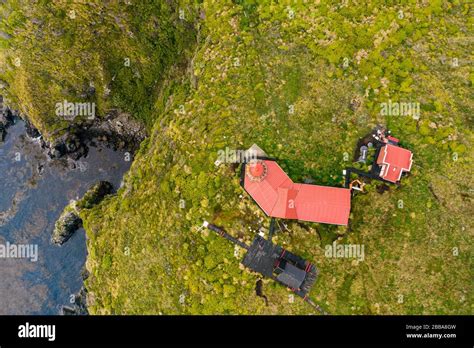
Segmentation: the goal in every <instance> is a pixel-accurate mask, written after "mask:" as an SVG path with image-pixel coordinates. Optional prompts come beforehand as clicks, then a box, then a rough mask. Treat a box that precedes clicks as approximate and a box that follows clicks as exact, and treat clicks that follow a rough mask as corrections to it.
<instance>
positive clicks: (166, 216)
mask: <svg viewBox="0 0 474 348" xmlns="http://www.w3.org/2000/svg"><path fill="white" fill-rule="evenodd" d="M366 3H367V2H366ZM201 10H202V11H203V13H204V14H205V19H203V20H202V23H201V25H202V32H201V37H202V40H201V41H200V42H199V45H198V48H197V50H196V54H195V56H194V59H193V62H192V63H193V64H192V67H193V76H192V77H191V78H190V79H189V80H191V81H194V84H193V85H192V86H190V85H189V84H188V83H187V81H189V80H188V79H183V85H182V86H181V87H179V86H177V85H176V86H175V88H174V90H173V93H171V94H170V99H169V100H170V101H169V103H168V104H167V106H168V107H167V109H166V110H165V112H164V115H163V116H162V119H161V122H160V123H156V124H155V127H154V129H153V132H152V135H151V137H150V139H149V140H147V141H146V142H145V143H144V144H142V148H141V150H140V152H139V154H138V155H137V157H136V159H135V161H134V163H133V165H132V168H131V170H130V172H129V174H128V175H127V177H126V179H125V185H124V187H123V188H122V189H121V190H120V191H119V192H118V195H117V197H115V198H111V199H107V201H106V202H105V203H103V204H101V205H99V206H98V207H96V208H94V209H92V210H88V211H84V212H83V214H82V215H83V217H84V221H85V227H86V230H87V232H88V236H89V241H88V249H89V257H88V261H87V266H88V268H89V270H90V271H91V276H90V278H89V279H88V280H87V282H86V286H87V288H88V289H89V291H90V293H91V294H92V295H91V297H90V299H91V306H90V310H91V312H93V313H109V314H110V313H129V314H139V313H146V314H152V313H153V314H156V313H164V314H174V313H187V314H190V313H191V314H198V313H199V314H238V313H240V314H244V313H245V314H309V313H312V309H311V308H310V307H309V306H307V305H306V304H304V303H303V302H302V301H300V300H298V299H295V301H294V303H290V301H289V295H290V293H289V292H288V291H287V290H286V289H284V288H283V287H281V286H279V285H276V284H275V283H273V282H271V281H265V285H264V292H265V294H266V295H267V296H268V298H269V306H268V307H266V306H265V304H264V301H263V299H262V298H259V297H257V296H256V295H255V290H254V288H255V282H256V280H257V279H258V276H257V275H255V274H251V273H250V272H248V271H247V270H244V269H243V267H242V266H239V263H238V261H239V260H240V259H241V256H242V251H238V250H237V253H236V254H235V249H234V246H233V245H231V244H230V243H228V242H227V241H226V240H224V239H221V238H219V237H218V236H215V235H214V234H212V233H208V232H206V231H203V230H199V226H200V225H201V224H202V221H203V220H204V219H206V220H208V221H212V222H214V223H216V224H218V225H221V226H223V227H224V228H225V229H226V230H227V231H228V232H229V233H231V234H232V235H234V236H238V237H240V238H241V239H242V240H244V241H246V242H248V243H249V242H250V241H251V240H252V239H253V237H254V235H255V233H256V232H257V230H258V229H259V228H260V227H261V226H263V227H267V226H268V223H269V219H268V218H267V217H265V216H264V214H263V213H262V212H261V211H260V210H259V208H258V207H257V206H256V205H255V203H254V202H253V201H252V200H251V199H250V198H249V197H248V196H247V195H246V194H245V193H244V192H243V191H242V188H241V187H240V186H239V181H238V173H237V172H236V171H235V170H234V169H233V167H232V166H231V165H225V164H224V165H220V166H219V167H216V166H215V164H214V161H215V160H216V159H217V151H218V150H223V149H225V147H229V148H231V149H236V148H248V147H249V146H250V145H252V144H253V143H257V144H259V145H260V146H261V147H262V148H263V149H264V150H265V151H266V152H267V153H268V154H269V155H271V156H273V157H277V158H279V159H280V162H279V163H281V165H282V166H283V168H284V169H285V170H286V171H287V172H288V173H289V174H290V176H291V177H292V179H294V180H297V181H300V180H303V179H304V178H306V177H312V178H313V179H314V180H315V182H316V183H318V184H327V185H335V186H342V183H343V178H342V169H343V168H344V167H345V166H347V165H348V164H349V162H347V161H344V160H343V158H344V152H347V153H349V154H352V151H353V149H354V146H355V144H356V142H357V139H358V137H360V136H363V135H365V134H366V133H367V132H368V131H369V130H370V129H371V127H373V126H374V125H375V124H376V123H378V122H380V123H384V124H387V125H388V126H389V128H390V129H392V131H393V133H394V135H395V136H397V137H399V138H400V139H401V140H402V145H403V146H404V147H407V148H409V149H410V150H412V151H413V152H414V154H415V155H414V156H415V165H414V167H413V170H412V173H411V174H410V175H409V176H408V177H406V178H404V179H403V181H402V185H401V187H397V186H394V185H392V186H391V187H390V190H389V191H388V192H385V193H383V194H379V193H377V192H376V190H375V186H376V183H372V185H369V186H367V189H368V192H367V193H365V194H357V195H356V196H355V197H354V199H353V201H352V214H351V222H350V231H349V230H347V229H345V228H343V227H336V226H327V225H318V224H309V223H308V224H300V223H297V222H290V221H288V222H286V224H287V226H288V229H289V231H284V232H279V233H278V235H277V237H276V238H275V242H277V243H279V244H281V245H283V246H285V247H287V248H288V249H289V250H291V251H293V252H295V253H297V254H299V255H301V256H303V257H305V258H308V259H309V260H312V261H313V262H314V263H315V264H316V265H317V266H318V268H319V270H320V277H319V279H318V281H317V283H316V285H315V286H314V288H313V291H312V293H311V296H312V297H313V298H314V299H315V300H317V302H319V303H320V304H321V305H322V306H323V307H324V308H325V309H327V311H328V312H330V313H334V314H361V313H370V314H383V313H389V314H401V313H407V314H419V313H424V314H428V313H432V314H438V313H443V314H459V313H464V314H467V313H472V312H473V307H472V306H473V302H472V300H473V299H472V293H473V292H472V283H471V280H470V279H471V276H472V273H471V268H470V261H469V260H470V255H471V253H472V230H473V229H472V222H471V219H470V215H471V214H472V192H471V191H469V188H468V187H469V185H468V184H467V183H469V182H471V181H472V174H471V173H472V169H473V164H472V157H473V156H472V148H471V146H470V144H471V143H472V140H473V139H472V123H470V122H469V120H470V119H471V117H472V116H471V115H472V110H473V105H472V103H473V102H472V98H470V97H469V96H470V95H471V94H470V93H471V88H472V81H471V80H472V71H471V70H470V69H471V68H470V67H469V66H468V65H467V64H460V65H459V66H458V67H456V68H454V67H452V66H450V65H448V64H446V63H445V64H444V65H443V63H442V61H441V60H440V57H441V55H442V54H443V55H446V56H451V57H459V61H467V60H469V57H470V56H469V55H470V53H469V50H468V47H467V45H465V43H464V41H463V40H462V37H463V36H465V35H466V33H467V26H468V24H469V23H467V20H466V11H467V10H468V9H467V7H466V6H465V5H464V4H459V3H455V2H453V3H445V4H442V5H441V4H440V3H436V2H431V3H430V4H426V5H415V4H406V5H393V6H390V5H384V4H382V2H379V1H370V2H369V3H368V4H366V5H365V7H364V8H361V7H360V6H357V7H356V6H345V7H340V6H339V5H330V4H326V3H320V4H310V3H306V4H299V5H295V4H294V3H293V2H281V3H278V4H277V3H274V2H259V3H258V4H257V3H256V2H251V1H242V2H230V1H227V2H218V3H217V2H211V1H204V2H203V4H202V6H201ZM290 11H292V13H293V14H292V15H291V12H290ZM400 11H402V12H403V14H404V16H403V18H399V13H400ZM290 17H291V18H290ZM440 42H445V43H446V45H444V46H443V45H440ZM441 46H442V47H441ZM361 50H364V51H365V52H366V53H363V52H361ZM358 56H360V57H361V59H360V61H359V62H358V63H357V57H358ZM345 57H347V58H349V65H348V66H346V65H344V58H345ZM387 80H388V82H387ZM355 96H357V97H358V98H360V100H361V101H362V102H361V106H360V107H359V108H358V109H357V110H356V111H352V110H351V109H350V108H349V104H350V102H351V100H352V98H353V97H355ZM389 98H390V99H391V100H393V101H397V100H398V101H415V102H420V103H422V105H423V112H422V114H421V117H420V119H419V120H415V119H413V118H412V117H407V116H382V115H380V103H381V102H386V101H387V100H388V99H389ZM181 105H183V106H184V108H183V107H181ZM290 106H293V108H292V110H293V112H291V113H290ZM350 157H351V156H350ZM183 202H184V205H183ZM400 202H402V206H401V205H400ZM400 206H401V207H400ZM399 207H400V208H399ZM339 235H340V236H342V239H340V240H338V243H358V244H362V245H364V247H365V260H364V261H361V262H356V261H354V260H353V259H334V258H327V257H325V253H324V247H325V245H326V244H330V243H331V242H332V241H333V240H335V238H337V236H339ZM454 248H457V249H454ZM456 250H457V252H456Z"/></svg>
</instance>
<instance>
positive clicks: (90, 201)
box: [51, 181, 113, 245]
mask: <svg viewBox="0 0 474 348" xmlns="http://www.w3.org/2000/svg"><path fill="white" fill-rule="evenodd" d="M112 192H113V186H112V184H111V183H110V182H108V181H99V182H98V183H97V184H95V185H94V186H92V187H91V188H90V189H89V190H88V191H87V192H86V193H85V195H84V196H83V197H82V198H81V199H80V200H79V201H73V202H71V203H70V204H69V205H68V206H67V207H66V208H65V209H64V211H63V213H62V214H61V216H60V217H59V219H58V220H57V221H56V223H55V225H54V231H53V235H52V237H51V241H52V242H53V243H54V244H58V245H62V244H64V243H65V242H66V241H67V240H68V239H69V238H71V236H72V235H73V233H74V232H76V231H77V230H78V229H79V228H81V227H82V219H81V218H80V216H79V214H80V212H81V210H82V209H90V208H92V207H94V206H95V205H97V204H99V203H100V202H101V201H102V200H103V199H104V198H105V197H106V196H107V195H109V194H111V193H112Z"/></svg>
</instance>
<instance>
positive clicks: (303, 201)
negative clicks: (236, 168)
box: [244, 160, 351, 225]
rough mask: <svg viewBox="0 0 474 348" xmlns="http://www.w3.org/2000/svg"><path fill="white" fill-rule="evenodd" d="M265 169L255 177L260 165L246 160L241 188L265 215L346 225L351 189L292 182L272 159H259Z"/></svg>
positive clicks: (349, 208)
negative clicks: (247, 162)
mask: <svg viewBox="0 0 474 348" xmlns="http://www.w3.org/2000/svg"><path fill="white" fill-rule="evenodd" d="M259 162H260V165H262V166H265V167H266V169H267V170H266V172H265V173H264V174H262V176H261V177H260V178H259V180H255V177H254V176H253V175H254V174H257V172H261V171H256V170H253V169H252V168H257V167H259V165H256V164H255V163H249V164H246V167H247V168H246V171H245V176H244V188H245V190H246V191H247V192H248V193H249V194H250V196H252V198H253V199H254V200H255V202H257V204H258V205H259V206H260V208H262V210H263V211H264V212H265V213H266V214H267V215H268V216H272V217H277V218H283V219H296V220H303V221H312V222H320V223H326V224H334V225H347V223H348V221H349V213H350V210H351V191H350V190H349V189H346V188H338V187H328V186H318V185H309V184H297V183H294V182H293V181H292V180H291V179H290V178H289V177H288V175H287V174H286V173H285V172H284V171H283V169H281V167H280V166H279V165H278V164H277V163H276V162H275V161H272V160H259Z"/></svg>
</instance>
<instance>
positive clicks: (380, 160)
mask: <svg viewBox="0 0 474 348" xmlns="http://www.w3.org/2000/svg"><path fill="white" fill-rule="evenodd" d="M377 164H378V165H379V166H380V177H381V178H382V179H384V180H387V181H390V182H393V183H396V182H398V181H400V178H401V177H402V174H403V172H409V171H410V170H411V166H412V164H413V154H412V153H411V151H409V150H407V149H404V148H401V147H398V146H396V145H392V144H387V145H384V146H383V147H382V148H381V149H380V152H379V155H378V157H377Z"/></svg>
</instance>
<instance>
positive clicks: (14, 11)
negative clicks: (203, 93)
mask: <svg viewBox="0 0 474 348" xmlns="http://www.w3.org/2000/svg"><path fill="white" fill-rule="evenodd" d="M179 8H186V12H185V17H184V19H180V18H179V14H178V13H179ZM1 11H2V13H1V16H2V21H1V28H0V30H2V31H3V32H4V33H5V34H8V35H10V37H7V36H6V35H5V37H4V38H2V39H0V45H1V47H2V50H1V62H2V67H1V70H0V78H1V79H2V80H3V84H4V85H5V88H4V89H2V91H1V93H2V95H4V96H5V97H7V98H8V100H9V102H8V103H9V105H10V106H11V107H12V108H16V109H19V110H20V111H21V112H22V113H23V114H24V115H25V116H27V117H28V118H29V120H31V121H32V123H33V124H34V125H35V126H36V127H37V128H39V129H40V131H41V132H42V133H43V134H44V136H45V137H46V138H48V139H54V138H55V137H57V136H59V135H61V133H62V132H64V130H65V129H66V128H67V127H68V126H70V125H71V123H72V122H71V121H70V120H65V119H64V118H63V117H61V116H58V115H56V103H62V102H63V101H64V100H67V101H68V102H80V103H84V102H89V103H95V106H96V110H95V113H96V116H97V117H102V116H104V115H105V114H106V113H107V112H108V111H109V110H110V109H111V108H119V109H121V110H122V111H126V112H129V113H131V114H132V115H133V116H135V117H136V118H138V119H140V120H142V121H143V122H144V123H146V124H147V125H148V126H149V128H151V126H152V125H153V122H154V117H155V116H158V115H160V107H161V105H160V104H159V103H156V101H157V99H158V97H159V96H160V93H161V91H162V86H163V83H164V82H165V80H169V79H170V78H169V74H170V69H171V68H173V69H174V68H176V67H179V66H180V65H181V63H182V62H183V61H185V60H186V56H187V52H188V51H189V49H190V48H191V47H192V45H193V42H194V41H195V31H194V27H193V24H194V18H195V15H196V14H195V12H194V7H193V6H192V2H189V3H187V2H185V1H183V2H164V1H148V2H143V1H134V2H132V1H126V2H105V3H104V2H102V1H92V2H91V1H89V2H71V1H55V2H36V3H31V1H7V2H6V3H4V4H2V6H1ZM85 118H86V116H84V117H81V116H77V117H76V118H75V119H74V123H76V124H80V123H81V122H82V121H83V120H84V119H85Z"/></svg>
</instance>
